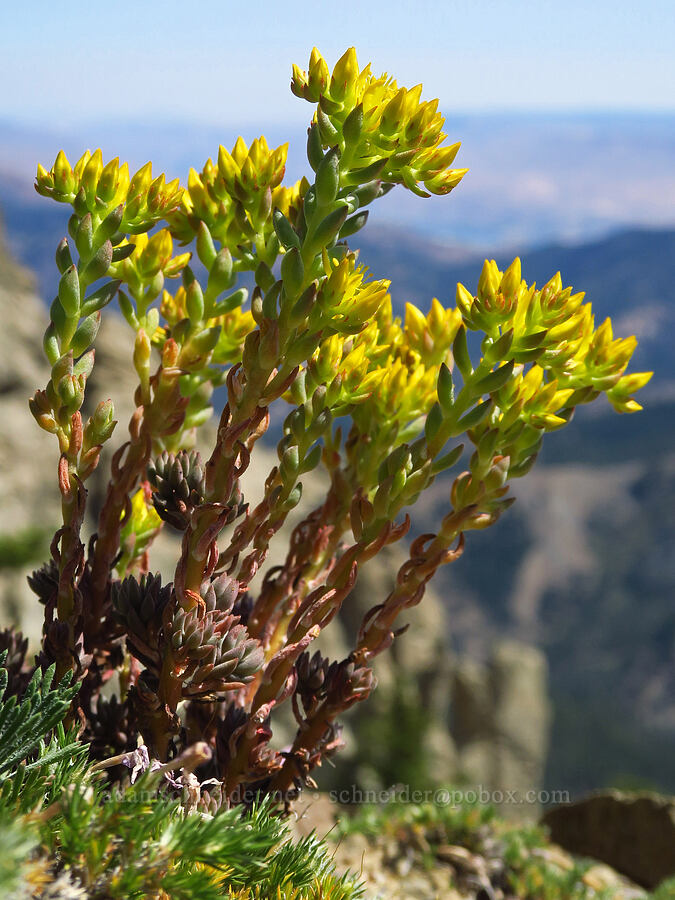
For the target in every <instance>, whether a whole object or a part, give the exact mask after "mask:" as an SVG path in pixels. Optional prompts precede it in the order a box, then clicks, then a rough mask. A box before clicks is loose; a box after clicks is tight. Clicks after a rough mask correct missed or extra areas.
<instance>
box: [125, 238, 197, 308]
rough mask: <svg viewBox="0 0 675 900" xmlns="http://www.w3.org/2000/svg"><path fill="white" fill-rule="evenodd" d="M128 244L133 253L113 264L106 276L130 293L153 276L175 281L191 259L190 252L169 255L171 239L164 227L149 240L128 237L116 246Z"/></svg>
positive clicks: (137, 289) (153, 277) (171, 245)
mask: <svg viewBox="0 0 675 900" xmlns="http://www.w3.org/2000/svg"><path fill="white" fill-rule="evenodd" d="M128 244H130V245H132V246H133V248H134V249H133V252H132V253H131V254H130V255H129V256H127V257H125V258H124V259H121V260H119V262H113V264H112V265H111V266H110V269H109V274H110V275H111V276H112V277H113V278H119V279H120V280H121V281H123V282H124V283H125V284H127V285H129V288H130V290H131V292H132V293H134V294H135V293H136V292H137V291H140V290H141V289H142V288H143V285H144V284H147V283H148V282H150V281H152V280H153V279H155V278H157V276H162V282H163V279H164V278H177V277H178V275H180V273H181V271H182V269H183V268H184V267H185V266H186V265H187V264H188V262H189V261H190V257H191V256H192V254H191V253H180V254H178V255H177V256H174V255H173V238H172V237H171V232H170V231H169V230H168V229H166V228H162V230H161V231H158V232H156V233H155V234H153V235H152V237H148V235H147V233H143V234H137V235H132V236H131V237H130V238H129V240H124V241H121V242H120V244H119V245H118V246H120V247H125V246H126V245H128ZM160 290H161V286H160Z"/></svg>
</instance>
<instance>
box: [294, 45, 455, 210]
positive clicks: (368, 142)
mask: <svg viewBox="0 0 675 900" xmlns="http://www.w3.org/2000/svg"><path fill="white" fill-rule="evenodd" d="M291 89H292V91H293V93H295V94H296V95H297V96H298V97H303V98H304V99H306V100H309V101H310V102H311V103H317V104H318V109H317V112H316V114H315V122H316V123H317V125H318V127H319V131H320V133H321V138H322V142H323V146H324V147H328V146H334V145H336V144H338V145H339V146H340V149H341V151H342V156H343V159H345V160H348V161H349V163H350V165H351V166H352V167H353V169H354V170H355V171H353V172H352V173H351V175H350V176H348V177H351V179H352V180H351V181H350V183H354V184H358V183H364V182H366V181H368V180H370V179H371V178H375V177H378V178H381V179H382V180H383V181H386V182H389V183H393V184H404V185H405V186H406V187H407V188H409V189H410V190H411V191H414V192H415V193H416V194H419V195H420V196H423V197H428V196H429V193H432V194H447V193H449V192H450V191H451V190H452V189H453V188H454V187H456V185H457V184H459V182H460V181H461V179H462V178H463V177H464V175H465V174H466V172H467V171H468V170H467V169H452V168H450V166H451V165H452V162H453V160H454V158H455V156H456V155H457V151H458V150H459V146H460V145H459V144H458V143H455V144H452V145H451V146H447V147H444V146H442V144H443V141H444V140H445V137H446V135H445V134H444V133H443V131H442V129H443V125H444V122H445V120H444V118H443V116H441V114H440V113H439V112H438V100H431V101H422V100H421V95H422V85H421V84H419V85H416V86H415V87H413V88H410V89H407V88H405V87H399V86H398V84H397V83H396V81H395V80H394V79H393V78H390V77H389V76H387V75H386V74H385V75H381V76H379V77H375V76H374V75H373V74H372V73H371V71H370V65H367V66H366V67H365V68H364V69H359V64H358V60H357V57H356V51H355V50H354V48H353V47H351V48H350V49H349V50H347V52H346V53H344V54H343V56H341V57H340V59H339V60H338V61H337V63H336V65H335V67H334V69H333V72H332V75H330V74H329V69H328V64H327V63H326V60H325V59H324V58H323V56H322V55H321V54H320V53H319V51H318V50H317V49H316V47H315V48H314V49H313V50H312V54H311V57H310V61H309V69H308V71H306V72H305V71H303V70H301V69H300V68H299V67H298V66H295V65H294V66H293V79H292V82H291ZM421 183H422V184H424V188H426V191H425V190H423V189H422V188H421V187H420V184H421ZM427 191H428V192H429V193H427Z"/></svg>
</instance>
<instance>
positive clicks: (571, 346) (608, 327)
mask: <svg viewBox="0 0 675 900" xmlns="http://www.w3.org/2000/svg"><path fill="white" fill-rule="evenodd" d="M584 298H585V294H584V293H583V292H579V293H573V291H572V288H571V287H566V288H563V284H562V279H561V277H560V273H559V272H558V273H557V274H556V275H554V277H553V278H551V279H550V280H549V281H548V282H547V283H546V284H545V285H544V286H543V287H542V288H541V289H539V290H537V288H536V285H532V286H528V285H527V283H526V282H525V281H524V280H522V278H521V266H520V260H519V259H517V258H516V259H515V260H514V261H513V263H511V265H510V266H509V267H508V268H507V269H506V270H505V271H504V272H502V271H500V269H499V267H498V266H497V263H496V262H495V261H494V260H488V261H486V262H485V265H484V266H483V271H482V273H481V276H480V279H479V282H478V290H477V293H476V295H475V296H473V295H472V294H471V293H470V292H469V291H468V290H467V289H466V288H465V287H464V285H461V284H459V285H458V286H457V308H458V310H459V311H460V312H461V315H462V319H463V321H464V324H465V325H466V326H467V328H470V329H473V330H483V331H485V332H486V333H487V334H488V335H489V336H490V337H491V338H492V340H493V341H494V342H495V343H496V345H497V342H499V344H503V351H502V352H501V354H500V360H494V362H497V361H509V360H512V361H513V362H515V363H516V364H525V363H528V362H535V361H536V362H537V364H538V365H537V368H536V369H535V370H533V371H534V374H533V373H532V371H531V372H530V373H528V375H527V376H525V378H526V379H527V378H529V379H535V380H536V379H537V378H538V377H539V375H538V373H539V372H541V374H542V378H545V379H546V388H542V389H541V390H540V389H539V384H538V385H537V388H536V390H537V391H538V394H537V396H544V397H546V398H547V403H548V400H550V399H551V398H552V397H553V396H558V397H559V398H560V396H561V395H560V391H562V390H566V389H570V395H569V399H570V405H572V406H573V405H576V404H578V403H583V402H588V401H589V400H592V399H594V398H595V397H596V396H597V395H598V393H599V392H601V391H606V392H608V397H609V399H610V401H611V402H612V404H613V405H614V407H615V408H616V409H617V410H619V411H622V412H633V411H635V410H637V409H640V406H639V405H638V404H637V403H636V402H635V401H634V400H633V399H632V397H631V394H632V393H633V392H634V391H636V390H638V389H639V388H641V387H643V386H644V385H645V384H646V383H647V381H649V378H650V377H651V373H647V372H644V373H636V374H635V375H630V376H626V377H622V376H623V373H624V372H625V369H626V367H627V365H628V363H629V361H630V359H631V356H632V355H633V352H634V350H635V347H636V345H637V341H636V339H635V337H628V338H623V339H616V340H615V339H614V337H613V333H612V324H611V321H610V320H609V319H607V320H606V321H605V322H604V323H603V324H602V325H601V326H600V327H599V328H597V329H596V328H595V320H594V316H593V310H592V307H591V304H590V303H585V302H584ZM507 336H508V339H507ZM540 382H541V379H540ZM529 383H530V382H528V384H529ZM551 385H555V386H556V387H555V388H554V389H553V393H552V394H551V390H550V389H551ZM558 389H560V391H558ZM542 391H546V392H547V393H545V394H542ZM556 391H557V392H558V393H556ZM549 394H551V397H549ZM551 402H552V401H551ZM545 406H546V404H545ZM558 409H560V407H558ZM553 412H554V410H553V409H552V408H549V407H548V406H546V410H545V412H542V414H546V415H552V414H553ZM551 424H555V423H551ZM557 424H562V422H558V423H557Z"/></svg>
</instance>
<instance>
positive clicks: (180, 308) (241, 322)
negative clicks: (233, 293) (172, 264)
mask: <svg viewBox="0 0 675 900" xmlns="http://www.w3.org/2000/svg"><path fill="white" fill-rule="evenodd" d="M160 312H161V314H162V316H163V317H164V318H165V319H166V321H167V323H168V325H169V327H170V328H172V329H173V328H175V327H176V326H177V325H178V323H179V322H182V321H185V320H186V319H189V316H188V311H187V292H186V290H185V288H184V287H183V286H182V285H181V286H180V287H179V288H178V290H177V291H176V293H175V294H170V293H169V292H168V291H164V293H163V296H162V303H161V306H160ZM204 324H205V326H206V327H208V328H214V327H216V326H220V334H219V336H218V342H217V344H216V345H215V348H214V350H213V356H212V357H211V361H212V362H214V363H218V364H221V365H231V364H233V363H237V362H240V361H241V354H242V348H243V346H244V341H245V340H246V336H247V335H248V334H250V333H251V332H252V331H253V330H254V329H255V327H256V322H255V319H254V318H253V315H252V314H251V312H250V310H243V309H242V308H241V306H237V307H235V308H234V309H232V310H229V311H228V312H226V313H223V314H222V315H220V316H215V317H212V318H209V319H208V320H207V321H206V322H205V323H204ZM160 331H161V335H162V338H163V337H164V336H165V334H166V330H165V329H158V333H157V334H158V336H159V332H160Z"/></svg>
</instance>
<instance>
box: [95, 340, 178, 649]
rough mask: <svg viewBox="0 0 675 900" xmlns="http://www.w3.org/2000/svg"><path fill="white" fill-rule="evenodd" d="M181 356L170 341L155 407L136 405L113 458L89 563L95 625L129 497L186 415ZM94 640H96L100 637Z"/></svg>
mask: <svg viewBox="0 0 675 900" xmlns="http://www.w3.org/2000/svg"><path fill="white" fill-rule="evenodd" d="M177 357H178V347H177V345H176V344H175V342H174V341H172V340H169V341H167V342H166V344H165V346H164V349H163V351H162V364H161V365H160V367H159V368H158V370H157V372H156V373H155V375H154V376H153V377H152V379H151V381H150V385H151V388H152V399H151V401H150V404H149V405H148V406H143V405H141V406H138V407H137V409H136V410H135V412H134V414H133V415H132V417H131V421H130V423H129V437H130V439H129V441H127V443H126V444H123V445H122V447H120V448H119V450H118V451H117V452H116V453H115V455H114V456H113V459H112V464H111V477H110V481H109V482H108V489H107V491H106V497H105V501H104V503H103V506H102V508H101V513H100V516H99V521H98V530H97V539H96V544H95V546H94V551H93V557H92V558H91V559H90V561H89V564H90V567H91V585H92V598H91V604H92V609H91V617H92V620H93V621H94V622H99V623H101V622H102V620H103V618H104V616H105V611H106V601H107V596H108V586H109V582H110V572H111V569H112V566H113V563H114V560H115V557H116V556H117V554H118V552H119V543H120V533H121V530H122V525H123V517H124V515H125V513H126V512H127V510H128V507H129V503H130V499H129V498H130V495H131V493H132V492H133V490H134V488H135V487H136V485H137V484H138V481H139V479H140V478H141V477H142V476H143V474H144V473H145V470H146V467H147V465H148V462H149V461H150V457H151V454H152V442H153V439H154V438H157V437H161V436H162V435H167V434H172V433H173V432H174V431H176V430H177V429H178V428H180V426H181V423H182V422H183V419H184V416H185V408H186V406H187V401H186V400H185V398H183V397H182V396H181V393H180V387H179V378H180V375H181V374H182V372H181V370H180V369H178V368H176V365H175V363H176V361H177ZM139 394H140V392H139ZM139 399H140V396H139ZM137 402H138V401H137ZM90 637H92V638H94V639H95V633H94V634H93V635H91V636H90Z"/></svg>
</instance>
